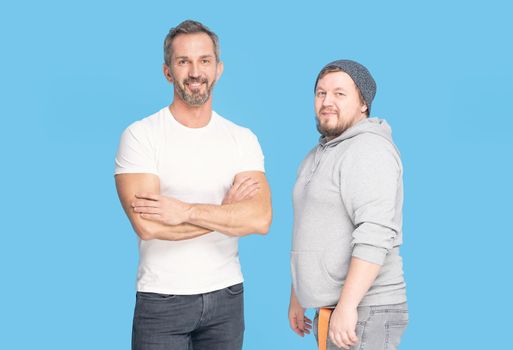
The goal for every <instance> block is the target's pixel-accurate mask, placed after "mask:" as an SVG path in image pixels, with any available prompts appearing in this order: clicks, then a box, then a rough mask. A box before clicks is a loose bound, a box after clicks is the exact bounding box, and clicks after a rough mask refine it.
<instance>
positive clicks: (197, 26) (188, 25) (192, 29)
mask: <svg viewBox="0 0 513 350" xmlns="http://www.w3.org/2000/svg"><path fill="white" fill-rule="evenodd" d="M194 33H205V34H207V35H208V36H209V37H210V39H212V43H213V44H214V52H215V54H216V61H218V62H219V56H220V52H219V38H218V37H217V35H216V34H215V33H214V32H212V31H211V30H210V29H208V27H207V26H205V25H203V24H202V23H200V22H196V21H193V20H190V19H188V20H186V21H183V22H182V23H180V24H179V25H178V26H176V27H174V28H171V29H170V30H169V33H168V34H167V35H166V39H165V40H164V63H165V64H166V65H167V66H168V67H171V59H172V58H173V40H174V39H175V37H177V36H178V35H180V34H194Z"/></svg>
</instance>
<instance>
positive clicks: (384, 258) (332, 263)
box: [291, 118, 406, 308]
mask: <svg viewBox="0 0 513 350" xmlns="http://www.w3.org/2000/svg"><path fill="white" fill-rule="evenodd" d="M402 175H403V169H402V164H401V159H400V157H399V152H398V150H397V149H396V147H395V145H394V143H393V141H392V132H391V129H390V127H389V126H388V124H387V123H386V122H385V121H384V120H380V119H377V118H366V119H364V120H362V121H360V122H359V123H357V124H356V125H354V126H352V127H351V128H349V129H347V130H346V131H345V132H344V133H342V135H340V136H339V137H337V138H335V139H333V140H331V141H329V142H326V139H325V138H321V141H320V143H319V145H318V146H317V147H315V148H314V149H313V150H312V151H311V152H310V153H309V154H308V155H307V157H306V158H305V160H304V161H303V163H302V164H301V166H300V169H299V172H298V177H297V181H296V185H295V187H294V233H293V242H292V254H291V270H292V282H293V286H294V290H295V292H296V295H297V298H298V300H299V302H300V304H301V305H302V306H303V307H305V308H309V307H329V306H334V305H336V304H337V302H338V300H339V298H340V292H341V290H342V287H343V286H344V281H345V278H346V275H347V272H348V269H349V264H350V261H351V257H353V256H354V257H357V258H359V259H362V260H365V261H368V262H371V263H375V264H379V265H382V267H381V270H380V272H379V275H378V277H377V278H376V280H375V281H374V283H373V285H372V286H371V287H370V289H369V291H368V292H367V294H366V295H365V296H364V298H363V299H362V301H361V303H360V305H387V304H398V303H402V302H405V301H406V292H405V283H404V278H403V269H402V258H401V256H400V255H399V246H400V245H401V243H402V205H403V181H402Z"/></svg>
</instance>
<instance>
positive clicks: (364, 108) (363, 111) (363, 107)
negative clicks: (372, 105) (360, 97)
mask: <svg viewBox="0 0 513 350" xmlns="http://www.w3.org/2000/svg"><path fill="white" fill-rule="evenodd" d="M368 110H369V107H367V104H366V103H364V104H363V106H362V108H361V109H360V111H361V112H362V113H365V112H367V111H368Z"/></svg>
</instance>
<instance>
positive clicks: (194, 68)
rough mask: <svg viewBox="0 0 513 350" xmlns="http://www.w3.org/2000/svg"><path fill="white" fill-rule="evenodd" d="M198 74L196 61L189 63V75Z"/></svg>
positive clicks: (194, 76) (194, 75)
mask: <svg viewBox="0 0 513 350" xmlns="http://www.w3.org/2000/svg"><path fill="white" fill-rule="evenodd" d="M198 76H199V66H198V64H197V63H196V62H194V63H192V64H191V65H190V70H189V77H191V78H197V77H198Z"/></svg>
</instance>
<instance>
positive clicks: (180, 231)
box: [149, 223, 212, 241]
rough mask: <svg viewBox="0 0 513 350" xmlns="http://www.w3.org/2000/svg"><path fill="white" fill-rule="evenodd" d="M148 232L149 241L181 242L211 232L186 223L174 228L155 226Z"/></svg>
mask: <svg viewBox="0 0 513 350" xmlns="http://www.w3.org/2000/svg"><path fill="white" fill-rule="evenodd" d="M152 225H153V223H152ZM150 230H151V233H150V235H149V237H151V239H161V240H166V241H182V240H186V239H191V238H195V237H199V236H202V235H204V234H207V233H210V232H212V230H209V229H206V228H204V227H199V226H196V225H192V224H188V223H184V224H180V225H174V226H169V225H155V226H153V227H152V228H151V229H150Z"/></svg>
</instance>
